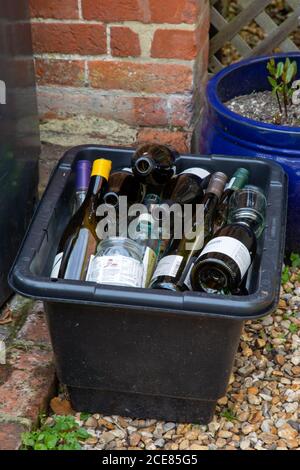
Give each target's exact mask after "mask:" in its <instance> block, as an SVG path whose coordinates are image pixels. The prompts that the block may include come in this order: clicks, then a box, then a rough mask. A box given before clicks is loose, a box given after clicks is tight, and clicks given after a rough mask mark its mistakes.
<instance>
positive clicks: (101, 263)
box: [86, 237, 144, 287]
mask: <svg viewBox="0 0 300 470" xmlns="http://www.w3.org/2000/svg"><path fill="white" fill-rule="evenodd" d="M143 256H144V248H143V246H141V245H139V244H138V243H137V242H136V241H134V240H131V239H129V238H123V237H112V238H107V239H106V240H103V241H102V242H101V243H100V244H99V246H98V250H97V254H96V256H92V257H91V259H90V264H89V268H88V272H87V276H86V280H87V281H89V282H96V283H98V284H104V285H111V286H120V287H142V284H143V274H144V268H143Z"/></svg>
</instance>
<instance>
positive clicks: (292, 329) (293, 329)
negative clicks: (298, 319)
mask: <svg viewBox="0 0 300 470" xmlns="http://www.w3.org/2000/svg"><path fill="white" fill-rule="evenodd" d="M298 330H299V326H298V325H296V323H291V324H290V326H289V331H290V333H297V332H298Z"/></svg>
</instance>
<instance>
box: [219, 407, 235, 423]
mask: <svg viewBox="0 0 300 470" xmlns="http://www.w3.org/2000/svg"><path fill="white" fill-rule="evenodd" d="M221 417H222V418H225V419H226V420H227V421H230V422H232V421H235V420H236V419H237V418H236V415H235V412H234V411H233V409H232V408H226V409H225V410H223V411H222V413H221Z"/></svg>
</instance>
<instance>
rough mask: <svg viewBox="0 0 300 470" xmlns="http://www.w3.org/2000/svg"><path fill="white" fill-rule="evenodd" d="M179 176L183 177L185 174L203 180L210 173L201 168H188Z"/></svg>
mask: <svg viewBox="0 0 300 470" xmlns="http://www.w3.org/2000/svg"><path fill="white" fill-rule="evenodd" d="M180 174H181V175H185V174H191V175H196V176H199V178H201V179H204V178H206V177H207V176H209V175H210V172H209V171H207V170H204V169H203V168H188V169H187V170H184V171H183V172H182V173H180Z"/></svg>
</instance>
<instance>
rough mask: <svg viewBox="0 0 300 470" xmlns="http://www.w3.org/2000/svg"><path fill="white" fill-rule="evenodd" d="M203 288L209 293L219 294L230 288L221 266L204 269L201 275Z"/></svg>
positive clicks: (200, 279)
mask: <svg viewBox="0 0 300 470" xmlns="http://www.w3.org/2000/svg"><path fill="white" fill-rule="evenodd" d="M199 281H200V285H201V288H202V289H203V290H204V291H205V292H207V293H209V294H218V293H219V292H220V291H222V290H224V289H227V288H228V282H227V277H226V276H225V274H224V272H222V271H221V270H220V269H219V268H217V267H214V268H209V269H203V270H202V272H201V274H200V275H199Z"/></svg>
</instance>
